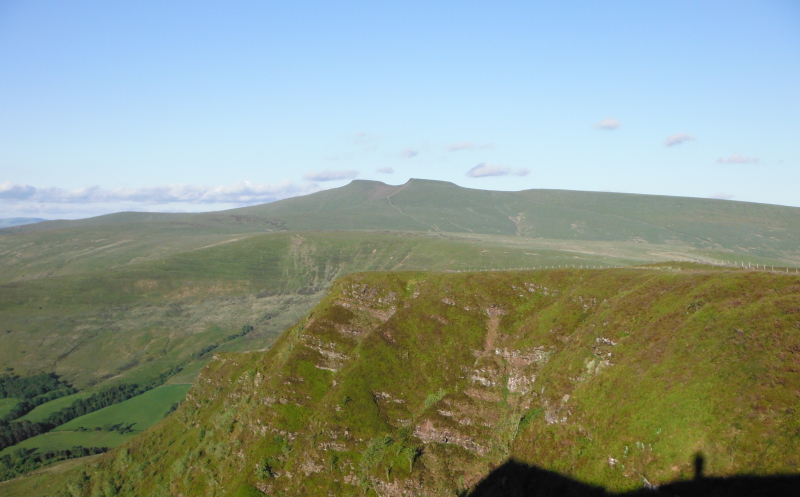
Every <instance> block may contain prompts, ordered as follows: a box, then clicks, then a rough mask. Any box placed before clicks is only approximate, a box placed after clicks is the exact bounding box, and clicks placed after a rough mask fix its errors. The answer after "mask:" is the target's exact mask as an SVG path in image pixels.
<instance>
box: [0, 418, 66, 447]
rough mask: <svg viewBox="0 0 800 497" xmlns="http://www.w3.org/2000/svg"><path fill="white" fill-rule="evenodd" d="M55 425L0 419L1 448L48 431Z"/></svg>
mask: <svg viewBox="0 0 800 497" xmlns="http://www.w3.org/2000/svg"><path fill="white" fill-rule="evenodd" d="M52 429H53V427H52V426H49V425H46V424H44V423H31V422H30V421H27V420H25V421H15V422H13V423H8V422H2V421H0V450H2V449H5V448H6V447H11V446H12V445H16V444H18V443H20V442H22V441H23V440H27V439H29V438H31V437H35V436H36V435H40V434H42V433H46V432H48V431H50V430H52Z"/></svg>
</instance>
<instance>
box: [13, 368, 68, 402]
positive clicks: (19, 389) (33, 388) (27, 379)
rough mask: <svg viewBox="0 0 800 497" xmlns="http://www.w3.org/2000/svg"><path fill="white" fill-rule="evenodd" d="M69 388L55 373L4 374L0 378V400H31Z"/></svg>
mask: <svg viewBox="0 0 800 497" xmlns="http://www.w3.org/2000/svg"><path fill="white" fill-rule="evenodd" d="M64 388H70V385H69V384H68V383H66V382H63V381H61V379H60V378H59V377H58V375H57V374H55V373H39V374H35V375H32V376H24V377H23V376H19V375H16V374H5V375H3V376H0V399H5V398H9V397H10V398H14V399H32V398H34V397H38V396H39V395H44V394H46V393H48V392H52V391H53V390H60V389H64Z"/></svg>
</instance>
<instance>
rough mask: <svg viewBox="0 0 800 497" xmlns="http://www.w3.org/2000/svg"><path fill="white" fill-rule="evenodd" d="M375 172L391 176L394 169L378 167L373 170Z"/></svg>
mask: <svg viewBox="0 0 800 497" xmlns="http://www.w3.org/2000/svg"><path fill="white" fill-rule="evenodd" d="M375 172H376V173H381V174H392V173H394V169H392V168H391V167H379V168H378V169H376V170H375Z"/></svg>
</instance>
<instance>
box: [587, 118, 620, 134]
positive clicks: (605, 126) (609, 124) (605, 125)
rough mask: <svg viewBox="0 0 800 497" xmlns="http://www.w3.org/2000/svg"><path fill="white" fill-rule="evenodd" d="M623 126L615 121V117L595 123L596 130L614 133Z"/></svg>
mask: <svg viewBox="0 0 800 497" xmlns="http://www.w3.org/2000/svg"><path fill="white" fill-rule="evenodd" d="M621 126H622V123H620V122H619V121H618V120H616V119H614V118H613V117H607V118H605V119H603V120H602V121H600V122H598V123H595V125H594V127H595V129H602V130H606V131H614V130H615V129H619V128H620V127H621Z"/></svg>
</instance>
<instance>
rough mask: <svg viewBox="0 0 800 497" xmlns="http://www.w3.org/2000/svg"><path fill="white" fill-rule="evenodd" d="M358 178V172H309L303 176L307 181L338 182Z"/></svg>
mask: <svg viewBox="0 0 800 497" xmlns="http://www.w3.org/2000/svg"><path fill="white" fill-rule="evenodd" d="M356 176H358V171H353V170H350V169H348V170H344V171H328V170H326V171H309V172H307V173H306V174H304V175H303V179H304V180H306V181H337V180H341V179H353V178H355V177H356Z"/></svg>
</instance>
